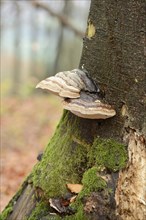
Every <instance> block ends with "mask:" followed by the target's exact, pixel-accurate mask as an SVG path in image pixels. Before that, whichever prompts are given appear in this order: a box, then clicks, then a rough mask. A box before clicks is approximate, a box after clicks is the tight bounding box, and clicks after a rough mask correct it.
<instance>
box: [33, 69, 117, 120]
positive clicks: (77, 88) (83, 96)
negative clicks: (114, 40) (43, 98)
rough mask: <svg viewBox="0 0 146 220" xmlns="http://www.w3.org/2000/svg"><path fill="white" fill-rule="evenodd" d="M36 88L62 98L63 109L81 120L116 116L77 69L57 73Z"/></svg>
mask: <svg viewBox="0 0 146 220" xmlns="http://www.w3.org/2000/svg"><path fill="white" fill-rule="evenodd" d="M36 88H41V89H47V90H48V91H50V92H52V93H53V94H56V95H58V96H60V97H62V98H64V101H63V107H64V109H67V110H69V111H71V112H72V113H73V114H75V115H77V116H79V117H82V118H89V119H106V118H110V117H113V116H114V115H115V114H116V112H115V110H114V109H113V108H112V107H111V106H110V105H108V104H106V103H103V101H102V100H101V99H100V98H99V89H98V87H97V85H96V84H95V83H94V81H93V80H92V79H91V78H90V77H89V76H88V75H87V74H86V73H85V72H83V71H82V70H79V69H74V70H72V71H65V72H60V73H57V74H56V75H55V76H51V77H49V78H47V79H45V80H43V81H41V82H40V83H39V84H38V85H37V86H36Z"/></svg>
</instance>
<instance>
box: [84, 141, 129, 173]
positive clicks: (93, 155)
mask: <svg viewBox="0 0 146 220" xmlns="http://www.w3.org/2000/svg"><path fill="white" fill-rule="evenodd" d="M126 161H127V151H126V148H125V146H124V145H123V144H121V143H118V142H116V141H115V140H112V139H107V140H105V139H100V138H96V139H95V140H94V143H93V145H92V150H91V151H89V152H88V166H89V167H90V166H93V165H96V166H98V167H99V166H101V167H106V168H108V169H109V170H111V171H114V172H115V171H118V170H120V169H122V168H124V167H125V165H126Z"/></svg>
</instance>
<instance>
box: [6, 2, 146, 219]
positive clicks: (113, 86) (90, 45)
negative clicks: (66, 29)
mask: <svg viewBox="0 0 146 220" xmlns="http://www.w3.org/2000/svg"><path fill="white" fill-rule="evenodd" d="M144 15H145V1H144V0H141V1H133V0H129V1H126V0H124V1H119V0H117V1H115V0H110V1H99V0H92V1H91V7H90V12H89V18H88V27H87V32H86V37H85V38H84V46H83V53H82V57H81V62H80V67H81V66H84V68H85V69H86V70H88V72H89V73H90V76H91V77H92V79H93V80H94V81H95V82H96V83H97V84H98V85H99V87H100V89H101V90H102V92H103V94H104V96H105V99H106V100H107V101H108V103H110V104H112V105H113V106H114V107H115V109H116V112H117V115H116V117H114V118H111V119H106V120H89V119H82V118H78V117H76V116H75V115H73V114H72V113H70V112H67V111H65V112H64V114H63V116H62V119H61V121H60V123H59V125H58V127H57V128H56V132H55V134H54V136H53V138H52V139H51V141H50V143H49V144H48V146H47V148H46V150H45V152H44V155H43V157H42V159H41V161H40V162H38V164H36V166H35V167H34V169H33V171H32V173H31V175H30V176H29V178H28V179H27V180H26V181H25V184H23V186H22V189H21V191H19V193H17V194H16V195H15V197H14V198H13V199H12V200H11V202H10V203H9V204H8V206H7V207H6V209H5V210H4V212H3V216H4V218H3V219H7V220H14V219H22V220H23V219H28V220H37V219H38V220H40V219H41V220H47V219H76V220H84V219H91V220H94V219H96V220H98V219H99V220H101V219H111V220H114V219H123V220H127V219H128V220H129V219H130V220H134V219H135V220H144V219H145V213H144V211H145V200H144V197H145V192H144V184H145V182H144V172H145V169H144V165H145V164H146V158H145V138H146V114H145V112H146V83H145V82H146V74H145V71H144V70H145V69H144V68H145V67H144V32H145V29H144V28H145V16H144ZM68 183H72V184H73V183H75V184H76V183H78V184H82V185H83V189H82V190H81V191H80V192H79V194H78V195H77V197H76V200H75V201H74V202H72V203H71V204H70V202H69V204H68V205H67V206H66V205H65V202H66V203H67V197H69V195H68V190H67V187H66V184H68ZM71 196H72V194H71ZM50 198H51V199H52V200H50ZM52 201H53V207H54V208H52ZM64 201H65V202H64ZM20 204H21V205H20ZM20 206H21V208H19V212H18V207H20ZM56 207H57V208H56ZM52 213H53V214H52Z"/></svg>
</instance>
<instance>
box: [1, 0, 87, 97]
mask: <svg viewBox="0 0 146 220" xmlns="http://www.w3.org/2000/svg"><path fill="white" fill-rule="evenodd" d="M89 4H90V1H86V0H83V1H74V0H71V1H67V0H56V1H52V0H44V1H21V0H16V1H15V0H14V1H6V0H3V1H1V63H2V66H1V75H2V91H3V94H4V95H8V94H10V93H11V95H12V94H19V95H24V96H26V95H27V94H29V93H31V91H32V89H34V87H35V85H36V83H37V82H38V81H39V80H40V79H42V78H43V77H46V76H49V75H54V74H55V73H56V72H57V71H61V70H64V69H72V68H75V67H77V66H78V61H79V58H80V54H81V49H82V36H83V34H84V32H85V23H86V18H87V14H88V8H89Z"/></svg>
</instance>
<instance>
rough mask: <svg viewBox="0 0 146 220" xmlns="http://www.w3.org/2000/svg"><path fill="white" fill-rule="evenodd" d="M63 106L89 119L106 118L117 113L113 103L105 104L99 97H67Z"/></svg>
mask: <svg viewBox="0 0 146 220" xmlns="http://www.w3.org/2000/svg"><path fill="white" fill-rule="evenodd" d="M90 97H91V96H90ZM63 107H64V109H66V110H69V111H71V112H72V113H73V114H75V115H77V116H78V117H81V118H88V119H106V118H110V117H113V116H114V115H115V114H116V112H115V110H114V109H113V108H112V107H111V105H108V104H105V103H103V102H101V101H100V100H99V99H96V100H94V99H92V98H90V100H89V97H88V99H87V100H86V99H85V98H83V99H82V96H81V97H80V98H78V99H65V100H64V101H63Z"/></svg>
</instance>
